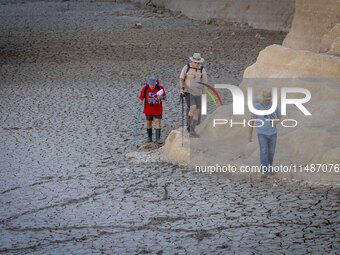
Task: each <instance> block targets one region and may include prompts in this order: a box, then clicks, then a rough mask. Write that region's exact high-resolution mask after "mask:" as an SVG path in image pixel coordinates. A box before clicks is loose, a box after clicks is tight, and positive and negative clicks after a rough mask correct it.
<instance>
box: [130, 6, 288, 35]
mask: <svg viewBox="0 0 340 255" xmlns="http://www.w3.org/2000/svg"><path fill="white" fill-rule="evenodd" d="M134 1H135V2H140V3H148V4H152V5H154V6H157V7H158V8H166V9H169V10H172V11H176V12H181V13H183V14H184V15H186V16H188V17H189V18H192V19H196V20H209V19H218V20H224V21H232V22H234V21H236V22H240V23H248V24H249V25H250V26H252V27H254V28H260V29H267V30H275V31H288V30H289V28H290V26H291V23H292V19H293V16H294V3H295V1H294V0H242V1H240V0H224V1H223V0H210V1H206V0H186V1H183V0H134Z"/></svg>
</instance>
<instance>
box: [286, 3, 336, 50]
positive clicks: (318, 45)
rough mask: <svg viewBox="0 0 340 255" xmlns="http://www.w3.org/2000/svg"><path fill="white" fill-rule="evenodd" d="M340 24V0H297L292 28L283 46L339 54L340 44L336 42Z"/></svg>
mask: <svg viewBox="0 0 340 255" xmlns="http://www.w3.org/2000/svg"><path fill="white" fill-rule="evenodd" d="M339 22H340V1H339V0H323V1H319V0H309V1H306V0H297V1H296V12H295V16H294V20H293V24H292V28H291V30H290V31H289V34H288V35H287V37H286V39H285V40H284V42H283V45H284V46H286V47H289V48H292V49H297V50H309V51H313V52H320V51H322V52H324V51H328V50H331V49H332V51H333V52H337V53H339V48H338V45H339V44H338V43H337V42H335V40H336V39H337V38H339V36H340V30H339ZM333 43H334V45H333ZM332 45H333V48H332Z"/></svg>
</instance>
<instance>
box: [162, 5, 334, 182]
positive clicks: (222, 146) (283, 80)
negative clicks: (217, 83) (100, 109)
mask: <svg viewBox="0 0 340 255" xmlns="http://www.w3.org/2000/svg"><path fill="white" fill-rule="evenodd" d="M316 2H317V1H314V0H299V1H297V8H298V9H297V11H296V13H295V18H294V27H293V28H292V30H291V32H290V33H289V35H288V36H287V38H286V40H285V43H284V45H285V46H280V45H272V46H269V47H267V48H266V49H264V50H263V51H262V52H261V53H260V54H259V57H258V59H257V61H256V63H255V64H253V65H252V66H250V67H248V68H247V69H246V70H245V72H244V79H243V81H242V83H241V85H240V88H241V89H242V90H243V91H246V89H247V88H248V87H253V88H254V91H255V94H256V93H257V95H259V93H260V92H261V91H262V90H263V89H265V88H270V87H272V86H273V87H277V88H281V87H302V88H305V89H308V90H309V91H310V92H311V95H312V98H311V100H310V101H309V102H308V103H307V104H306V107H307V108H308V110H309V111H310V112H311V113H312V116H305V115H304V114H302V112H301V111H300V110H299V109H298V108H297V107H294V106H291V107H289V108H288V112H289V115H288V116H285V117H284V118H283V119H287V118H289V119H294V120H296V121H297V123H298V125H297V126H296V127H291V128H286V127H285V128H283V127H282V126H279V128H278V129H279V136H278V145H277V151H276V155H275V164H276V165H285V166H291V165H296V166H306V165H307V166H308V165H310V164H339V163H340V158H339V155H340V129H339V127H340V110H339V109H340V57H339V56H338V55H337V54H338V52H339V36H338V31H339V27H338V20H337V19H338V18H339V16H337V15H336V14H335V11H334V10H335V9H336V8H337V7H338V4H339V1H333V0H327V1H325V2H322V3H321V1H318V2H319V4H318V3H316ZM312 10H317V12H316V14H315V13H314V12H313V11H312ZM321 13H322V14H323V15H324V17H320V15H321ZM338 13H340V12H338ZM328 14H329V15H328ZM318 17H319V20H318V22H319V23H320V24H318V25H317V24H316V22H317V21H316V20H317V19H318ZM314 19H315V20H314ZM307 20H312V22H311V24H307V23H306V22H307ZM313 22H314V23H313ZM303 28H304V29H303ZM287 46H289V47H287ZM319 51H322V52H325V53H319ZM248 117H249V113H248V115H247V117H246V118H247V119H248ZM244 118H245V116H234V115H233V114H232V105H225V106H222V107H219V108H218V109H217V110H216V111H215V112H214V113H213V114H211V115H210V116H208V117H207V118H206V119H205V120H204V122H203V123H202V124H201V125H200V126H199V133H200V135H201V138H200V139H195V140H193V139H191V140H190V142H187V143H186V145H187V146H186V150H187V152H188V153H189V155H190V157H187V158H189V161H190V163H191V164H194V165H209V164H220V165H226V164H232V165H235V166H241V165H249V166H250V165H253V166H254V165H258V164H259V146H258V142H257V139H256V138H255V139H254V142H252V143H249V142H248V141H247V135H248V130H247V129H248V128H247V127H243V126H242V125H234V127H232V128H231V127H230V123H228V124H227V125H217V126H215V127H213V120H214V119H225V120H230V119H233V121H234V122H235V121H236V122H242V121H243V119H244ZM229 122H230V121H229ZM170 136H171V135H170ZM172 141H173V142H171V141H170V140H169V139H168V140H167V142H166V148H167V150H166V155H167V157H171V155H173V153H174V151H176V147H178V146H179V145H178V143H179V142H180V141H181V139H180V137H178V138H177V139H175V140H172ZM176 143H177V144H176ZM182 150H183V149H182ZM182 160H185V159H182ZM327 170H330V169H329V168H327ZM287 175H288V176H290V177H294V178H298V179H304V180H309V181H314V182H319V181H326V182H335V183H337V184H339V183H340V180H339V173H338V172H336V171H335V170H334V169H333V170H332V171H329V172H327V173H324V172H323V171H320V172H318V173H316V172H314V173H311V172H309V173H308V172H306V171H301V170H300V169H299V168H297V169H295V171H292V170H291V172H290V173H289V174H287ZM287 175H285V176H287Z"/></svg>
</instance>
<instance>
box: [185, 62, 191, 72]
mask: <svg viewBox="0 0 340 255" xmlns="http://www.w3.org/2000/svg"><path fill="white" fill-rule="evenodd" d="M189 70H190V64H189V63H188V64H187V71H186V72H185V73H188V72H189Z"/></svg>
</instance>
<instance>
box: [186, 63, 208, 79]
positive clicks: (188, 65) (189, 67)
mask: <svg viewBox="0 0 340 255" xmlns="http://www.w3.org/2000/svg"><path fill="white" fill-rule="evenodd" d="M187 67H188V68H187V71H186V72H185V74H187V73H188V72H189V70H190V69H196V68H193V67H191V66H190V63H188V64H187ZM203 68H204V66H203V65H202V64H201V67H200V68H199V69H196V70H200V71H201V79H202V78H203Z"/></svg>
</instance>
